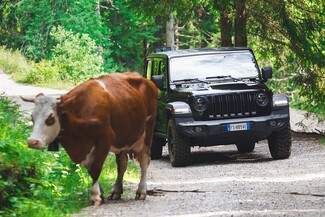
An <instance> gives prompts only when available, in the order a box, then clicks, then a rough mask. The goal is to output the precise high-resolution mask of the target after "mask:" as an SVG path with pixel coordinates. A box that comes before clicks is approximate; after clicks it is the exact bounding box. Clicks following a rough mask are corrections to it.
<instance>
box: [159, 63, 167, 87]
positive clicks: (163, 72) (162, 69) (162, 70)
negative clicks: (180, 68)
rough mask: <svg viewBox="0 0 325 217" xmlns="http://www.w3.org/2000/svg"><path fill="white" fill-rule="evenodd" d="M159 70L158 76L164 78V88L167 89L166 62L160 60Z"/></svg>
mask: <svg viewBox="0 0 325 217" xmlns="http://www.w3.org/2000/svg"><path fill="white" fill-rule="evenodd" d="M159 65H160V67H159V68H160V70H159V73H160V74H159V75H162V76H164V88H167V72H166V61H165V60H161V61H160V64H159Z"/></svg>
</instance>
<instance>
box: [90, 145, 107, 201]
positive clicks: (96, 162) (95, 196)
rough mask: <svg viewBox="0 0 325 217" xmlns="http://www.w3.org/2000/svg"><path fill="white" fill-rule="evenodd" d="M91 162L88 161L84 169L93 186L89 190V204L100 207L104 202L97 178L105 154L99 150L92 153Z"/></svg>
mask: <svg viewBox="0 0 325 217" xmlns="http://www.w3.org/2000/svg"><path fill="white" fill-rule="evenodd" d="M92 152H93V153H92V155H93V160H92V161H89V163H88V164H87V165H85V167H86V168H87V169H88V172H89V175H90V176H91V178H92V180H93V186H92V188H91V202H92V203H93V205H95V206H100V205H101V204H102V202H103V200H104V197H103V192H102V189H101V187H100V185H99V176H100V173H101V171H102V167H103V164H104V162H105V158H106V156H107V152H106V151H103V150H99V149H94V150H93V151H92Z"/></svg>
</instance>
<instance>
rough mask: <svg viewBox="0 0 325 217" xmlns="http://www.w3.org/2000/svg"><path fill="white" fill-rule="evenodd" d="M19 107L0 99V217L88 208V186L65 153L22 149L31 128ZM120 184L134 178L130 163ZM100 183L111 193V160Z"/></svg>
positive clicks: (85, 175) (134, 169)
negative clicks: (123, 180)
mask: <svg viewBox="0 0 325 217" xmlns="http://www.w3.org/2000/svg"><path fill="white" fill-rule="evenodd" d="M22 117H24V115H23V114H21V112H20V111H19V106H18V105H17V104H16V103H14V102H12V101H11V100H9V99H8V98H7V97H5V96H3V95H0V129H1V131H0V216H24V217H29V216H30V217H34V216H47V217H51V216H53V217H57V216H66V215H67V214H69V213H73V212H76V211H78V210H80V209H81V208H82V207H86V206H88V205H89V200H90V198H89V195H90V187H91V185H92V181H91V179H90V176H89V175H88V172H87V171H86V169H84V168H81V167H80V165H76V164H74V163H73V162H72V161H71V160H70V158H69V156H68V155H67V153H66V152H65V150H63V148H61V149H60V151H59V152H55V153H53V152H48V151H40V150H33V149H30V148H28V147H27V145H26V139H27V137H28V136H29V134H30V131H31V126H30V124H29V122H28V121H27V120H26V118H22ZM129 166H130V167H129V168H128V170H127V172H126V174H125V180H134V179H138V176H137V174H138V167H137V166H135V164H133V163H131V162H129ZM103 170H104V171H103V173H102V176H101V183H102V184H104V185H103V189H104V192H106V193H107V192H108V191H110V189H111V188H112V184H113V183H114V180H115V177H116V165H115V157H114V155H110V156H109V157H108V159H107V161H106V163H105V165H104V169H103Z"/></svg>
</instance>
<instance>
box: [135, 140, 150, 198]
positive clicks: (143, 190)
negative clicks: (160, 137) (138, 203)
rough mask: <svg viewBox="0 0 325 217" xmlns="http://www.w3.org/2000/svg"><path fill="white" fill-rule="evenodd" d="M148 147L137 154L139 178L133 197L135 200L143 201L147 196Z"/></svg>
mask: <svg viewBox="0 0 325 217" xmlns="http://www.w3.org/2000/svg"><path fill="white" fill-rule="evenodd" d="M148 149H149V147H148V146H146V145H145V146H144V148H143V151H142V152H141V153H140V154H139V159H138V160H139V163H140V168H141V177H140V182H139V186H138V190H137V192H136V195H135V199H136V200H145V199H146V196H147V169H148V166H149V163H150V155H149V150H148Z"/></svg>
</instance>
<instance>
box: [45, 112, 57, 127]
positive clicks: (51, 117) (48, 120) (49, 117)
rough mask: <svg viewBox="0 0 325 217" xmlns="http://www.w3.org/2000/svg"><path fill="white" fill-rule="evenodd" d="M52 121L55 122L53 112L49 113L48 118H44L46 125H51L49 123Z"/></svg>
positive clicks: (51, 123)
mask: <svg viewBox="0 0 325 217" xmlns="http://www.w3.org/2000/svg"><path fill="white" fill-rule="evenodd" d="M54 123H55V118H54V117H53V114H50V115H49V116H48V118H47V119H46V121H45V124H46V125H47V126H51V125H53V124H54Z"/></svg>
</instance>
